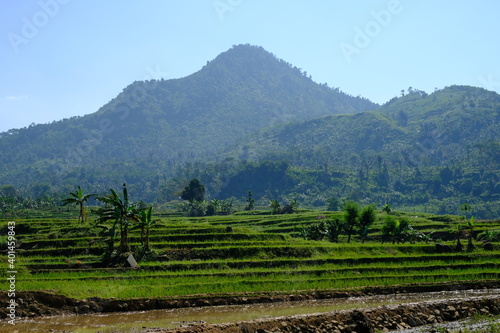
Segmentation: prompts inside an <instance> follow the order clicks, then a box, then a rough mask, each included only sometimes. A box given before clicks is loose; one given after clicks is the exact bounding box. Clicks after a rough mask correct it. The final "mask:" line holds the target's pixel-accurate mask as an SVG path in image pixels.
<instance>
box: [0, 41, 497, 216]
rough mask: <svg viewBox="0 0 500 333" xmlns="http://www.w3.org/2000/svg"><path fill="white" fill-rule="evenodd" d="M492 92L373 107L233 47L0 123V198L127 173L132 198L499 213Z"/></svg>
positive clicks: (256, 50) (113, 179) (60, 191)
mask: <svg viewBox="0 0 500 333" xmlns="http://www.w3.org/2000/svg"><path fill="white" fill-rule="evenodd" d="M499 127H500V96H499V95H498V94H496V93H494V92H490V91H487V90H484V89H480V88H474V87H468V86H451V87H446V88H444V89H441V90H436V91H434V92H433V93H431V94H427V93H425V92H423V91H420V90H418V89H413V88H412V87H410V88H408V89H407V90H405V91H402V92H401V95H400V96H398V97H394V98H393V99H392V100H390V101H389V102H387V103H386V104H384V105H382V106H379V105H377V104H374V103H372V102H370V101H369V100H367V99H364V98H360V97H352V96H349V95H347V94H345V93H343V92H341V91H340V90H339V89H338V88H331V87H328V86H327V85H326V84H317V83H315V82H313V81H312V79H311V78H310V77H309V76H308V75H307V73H306V72H304V71H302V70H301V69H299V68H296V67H294V66H292V65H290V64H289V63H287V62H286V61H284V60H281V59H278V58H277V57H276V56H274V55H273V54H271V53H269V52H267V51H265V50H264V49H262V48H261V47H256V46H250V45H238V46H234V47H233V48H232V49H230V50H228V51H226V52H224V53H222V54H221V55H219V56H218V57H217V58H215V59H214V60H212V61H209V62H207V65H206V66H204V67H203V68H202V69H201V70H200V71H198V72H196V73H194V74H192V75H190V76H188V77H185V78H181V79H174V80H151V81H144V82H134V83H133V84H131V85H130V86H128V87H126V88H125V89H124V90H123V92H122V93H121V94H119V95H118V96H117V97H116V98H115V99H113V100H111V101H110V102H109V103H108V104H106V105H104V106H103V107H102V108H101V109H100V110H98V111H97V112H96V113H93V114H90V115H87V116H84V117H74V118H71V119H65V120H61V121H56V122H53V123H51V124H42V125H33V126H30V127H28V128H22V129H12V130H10V131H7V132H3V133H0V186H2V185H3V187H2V190H1V191H0V192H1V193H0V201H1V202H4V203H5V202H13V201H23V200H28V199H29V200H32V201H33V200H35V201H36V200H39V201H40V200H42V201H43V200H45V201H46V202H47V201H49V202H52V201H55V202H58V200H60V198H63V197H64V196H65V195H66V194H67V193H68V192H69V191H72V190H74V188H75V187H76V186H77V185H80V186H82V188H84V189H86V190H88V191H92V192H97V193H105V192H107V191H108V190H109V188H116V187H117V186H119V185H120V184H122V183H123V182H126V183H127V184H128V185H129V187H130V189H131V190H133V191H134V193H137V199H140V200H144V201H146V202H157V203H160V204H161V203H164V202H167V201H171V200H176V199H179V193H180V191H182V189H183V188H184V187H185V186H186V185H187V184H188V182H189V181H190V180H191V179H193V178H198V179H200V180H201V181H202V183H204V184H205V186H206V191H207V192H206V197H207V199H208V200H209V199H228V198H232V199H233V200H235V201H237V200H239V201H241V202H244V201H245V198H246V195H247V193H248V191H249V190H251V191H252V192H253V194H254V197H255V199H256V200H257V202H259V203H260V204H267V202H268V201H269V200H280V201H282V202H287V201H291V200H293V199H295V200H297V201H298V202H299V203H300V205H301V206H326V205H327V203H328V202H329V201H331V200H332V199H335V200H338V201H342V200H355V201H357V202H360V203H362V204H371V203H375V204H377V205H379V206H382V205H384V204H385V203H390V204H391V205H392V206H394V207H398V208H401V209H406V210H410V211H411V210H415V211H417V210H418V211H427V212H432V213H439V214H444V213H457V212H458V209H459V207H460V206H461V205H462V204H463V203H469V204H471V205H472V207H473V210H474V214H475V215H476V216H477V217H479V218H489V219H496V218H499V217H500V211H499V208H498V207H500V173H499V165H500V138H499V134H498V133H499V130H500V128H499ZM51 200H52V201H51Z"/></svg>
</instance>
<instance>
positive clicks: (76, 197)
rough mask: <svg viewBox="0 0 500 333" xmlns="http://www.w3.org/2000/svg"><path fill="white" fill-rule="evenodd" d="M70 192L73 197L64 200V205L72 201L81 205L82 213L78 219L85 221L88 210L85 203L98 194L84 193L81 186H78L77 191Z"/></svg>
mask: <svg viewBox="0 0 500 333" xmlns="http://www.w3.org/2000/svg"><path fill="white" fill-rule="evenodd" d="M69 194H70V195H71V197H69V198H66V199H64V200H62V204H63V206H66V205H68V204H72V203H74V204H76V205H79V206H80V215H79V216H78V221H79V222H81V223H85V221H86V220H87V212H86V211H85V207H84V204H85V202H87V201H88V200H89V199H90V198H91V197H93V196H94V195H96V194H95V193H91V194H83V190H82V188H81V187H80V186H78V187H77V189H76V191H75V192H69Z"/></svg>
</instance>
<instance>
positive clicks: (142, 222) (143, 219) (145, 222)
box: [132, 207, 159, 252]
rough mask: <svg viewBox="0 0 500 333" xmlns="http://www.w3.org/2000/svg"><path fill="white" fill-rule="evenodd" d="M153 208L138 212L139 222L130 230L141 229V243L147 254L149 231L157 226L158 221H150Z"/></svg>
mask: <svg viewBox="0 0 500 333" xmlns="http://www.w3.org/2000/svg"><path fill="white" fill-rule="evenodd" d="M152 213H153V207H148V208H145V209H142V210H140V211H139V220H138V224H136V225H135V226H134V227H133V228H132V229H136V228H140V229H141V243H142V246H144V250H145V251H146V252H149V250H150V248H149V231H150V230H151V228H152V227H154V226H157V225H158V221H159V220H153V219H152Z"/></svg>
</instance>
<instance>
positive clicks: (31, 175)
mask: <svg viewBox="0 0 500 333" xmlns="http://www.w3.org/2000/svg"><path fill="white" fill-rule="evenodd" d="M75 103H77V101H75ZM377 107H378V105H376V104H374V103H372V102H370V101H368V100H367V99H363V98H358V97H352V96H349V95H346V94H344V93H342V92H340V91H339V89H338V88H336V89H334V88H329V87H327V86H326V85H319V84H317V83H315V82H313V81H312V80H311V78H310V77H308V76H307V74H306V73H305V72H302V71H301V70H300V69H298V68H296V67H293V66H292V65H290V64H288V63H287V62H285V61H283V60H280V59H278V58H276V57H275V56H274V55H273V54H271V53H269V52H267V51H265V50H264V49H263V48H261V47H256V46H250V45H239V46H234V47H233V48H232V49H230V50H228V51H226V52H224V53H222V54H221V55H219V56H218V57H217V58H216V59H214V60H213V61H210V62H207V64H206V66H204V67H203V68H202V69H201V70H200V71H198V72H196V73H194V74H192V75H190V76H188V77H185V78H181V79H174V80H151V81H145V82H134V83H133V84H131V85H130V86H128V87H127V88H125V89H124V90H123V92H122V93H121V94H119V95H118V96H117V97H116V98H114V99H113V100H111V101H110V102H109V103H108V104H106V105H105V106H103V107H102V108H101V109H100V110H98V111H97V112H96V113H94V114H91V115H87V116H84V117H75V118H72V119H65V120H62V121H57V122H53V123H51V124H45V125H35V126H30V127H29V128H23V129H13V130H10V131H8V132H4V133H1V134H0V184H12V185H14V187H17V188H20V187H25V186H29V187H33V186H35V185H37V184H38V185H37V186H38V187H40V186H42V187H43V188H44V189H45V190H47V189H50V190H51V191H55V192H61V191H67V190H68V189H72V188H73V187H74V186H75V184H81V185H82V186H87V187H90V186H92V187H93V188H96V187H97V188H96V190H97V191H106V189H107V188H109V187H110V186H115V185H116V184H121V182H123V181H126V182H128V183H129V184H130V185H131V186H132V187H136V188H137V189H140V190H141V192H142V193H143V195H144V198H146V199H148V200H155V199H156V193H157V190H158V188H159V187H160V186H161V184H162V183H164V182H165V181H166V180H167V179H168V178H169V177H170V176H171V175H172V174H173V172H174V171H175V170H176V169H177V168H179V167H182V166H183V165H184V164H185V163H192V162H195V161H197V162H208V161H216V160H218V158H219V157H218V154H219V152H220V151H221V149H222V148H224V147H226V146H227V145H230V144H233V143H234V142H235V141H236V140H237V139H238V138H242V137H243V136H245V135H248V134H250V133H253V132H255V131H257V130H259V129H262V128H265V127H270V126H273V125H277V124H281V123H286V122H290V121H297V120H304V119H312V118H315V117H319V116H322V115H329V114H339V113H356V112H361V111H366V110H370V109H376V108H377Z"/></svg>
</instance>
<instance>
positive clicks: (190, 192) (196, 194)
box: [181, 178, 205, 203]
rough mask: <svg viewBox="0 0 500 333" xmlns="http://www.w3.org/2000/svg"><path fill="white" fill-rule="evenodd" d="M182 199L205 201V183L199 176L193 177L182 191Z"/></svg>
mask: <svg viewBox="0 0 500 333" xmlns="http://www.w3.org/2000/svg"><path fill="white" fill-rule="evenodd" d="M181 198H182V200H188V201H189V202H191V203H192V202H194V201H203V199H204V198H205V185H203V184H202V183H201V182H200V181H199V180H198V179H197V178H193V179H191V181H190V182H189V185H188V186H186V187H185V188H184V190H183V191H182V193H181Z"/></svg>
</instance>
